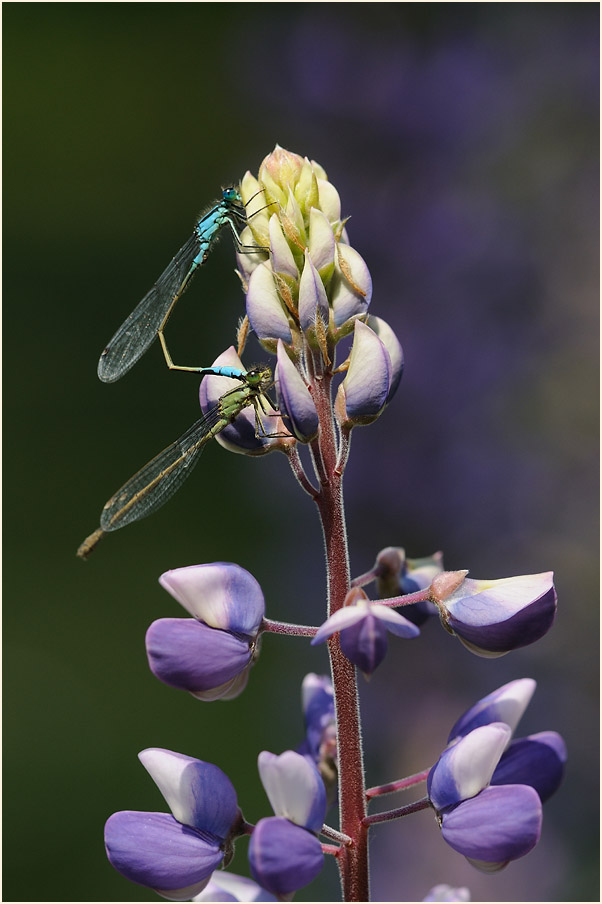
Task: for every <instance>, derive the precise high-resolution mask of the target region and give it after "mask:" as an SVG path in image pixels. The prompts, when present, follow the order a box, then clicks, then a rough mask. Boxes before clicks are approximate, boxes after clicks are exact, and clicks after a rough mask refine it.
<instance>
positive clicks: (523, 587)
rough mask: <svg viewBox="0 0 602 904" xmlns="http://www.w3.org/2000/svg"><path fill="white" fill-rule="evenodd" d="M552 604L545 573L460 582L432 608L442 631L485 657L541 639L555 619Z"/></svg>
mask: <svg viewBox="0 0 602 904" xmlns="http://www.w3.org/2000/svg"><path fill="white" fill-rule="evenodd" d="M434 602H437V600H434ZM556 602H557V597H556V591H555V589H554V583H553V573H552V572H551V571H548V572H545V573H542V574H528V575H520V576H519V577H512V578H502V579H500V580H494V581H477V580H472V579H471V578H466V579H465V580H464V581H463V583H462V584H461V585H460V586H459V587H458V589H457V590H455V591H454V592H453V593H452V594H451V595H450V596H447V597H446V598H445V600H443V602H439V603H438V605H439V608H440V611H441V614H442V619H443V620H444V623H445V625H446V627H448V628H451V630H452V631H453V633H454V634H457V636H458V637H459V639H460V641H461V642H462V643H463V644H464V646H465V647H466V648H467V649H469V650H470V651H471V652H472V653H476V654H477V656H485V657H490V658H491V657H496V656H503V655H504V653H508V652H509V651H510V650H516V649H518V648H520V647H524V646H527V644H530V643H533V642H534V641H536V640H539V638H540V637H543V635H544V634H545V633H546V632H547V631H549V629H550V628H551V626H552V623H553V621H554V618H555V616H556Z"/></svg>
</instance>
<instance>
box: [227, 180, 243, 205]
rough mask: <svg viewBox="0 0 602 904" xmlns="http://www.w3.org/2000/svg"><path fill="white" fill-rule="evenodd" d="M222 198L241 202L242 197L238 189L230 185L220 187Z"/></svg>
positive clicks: (235, 202)
mask: <svg viewBox="0 0 602 904" xmlns="http://www.w3.org/2000/svg"><path fill="white" fill-rule="evenodd" d="M222 198H223V200H224V201H228V202H230V203H234V204H242V198H241V196H240V192H239V190H238V189H237V188H234V187H233V186H231V185H230V186H229V187H228V188H223V189H222Z"/></svg>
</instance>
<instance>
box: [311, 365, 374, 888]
mask: <svg viewBox="0 0 602 904" xmlns="http://www.w3.org/2000/svg"><path fill="white" fill-rule="evenodd" d="M331 379H332V378H331V376H330V374H327V373H323V374H321V375H320V376H319V377H318V378H317V379H315V380H314V381H313V387H312V388H313V392H312V395H313V399H314V403H315V405H316V408H317V411H318V415H319V418H320V437H319V456H320V459H321V462H322V464H323V468H324V475H323V476H324V478H325V482H324V483H323V484H322V486H321V490H320V495H319V496H318V498H317V499H316V504H317V507H318V511H319V514H320V520H321V523H322V530H323V534H324V544H325V550H326V571H327V588H328V615H332V614H333V613H334V612H336V611H337V610H338V609H340V608H341V607H342V606H343V604H344V602H345V597H346V595H347V592H348V590H349V582H350V569H349V553H348V549H347V533H346V526H345V513H344V508H343V475H342V473H341V470H342V469H340V467H339V468H337V464H339V465H340V463H341V462H340V460H339V457H338V450H337V442H336V429H335V424H334V418H333V412H332V399H331ZM328 650H329V654H330V668H331V673H332V683H333V687H334V699H335V711H336V719H337V750H338V768H339V810H340V831H341V832H342V833H343V834H344V835H347V836H349V838H350V839H351V843H350V844H348V845H344V846H342V848H341V850H340V852H339V854H338V857H337V863H338V865H339V870H340V874H341V884H342V888H343V899H344V900H345V901H369V900H370V888H369V880H368V829H367V826H365V825H364V823H363V820H364V818H365V816H366V805H365V799H366V798H365V785H364V766H363V756H362V744H361V736H360V715H359V697H358V690H357V681H356V674H355V667H354V666H353V665H352V663H351V662H350V661H349V660H348V659H347V657H346V656H344V654H343V653H342V651H341V647H340V643H339V636H338V634H336V635H335V636H334V637H331V638H330V640H329V641H328Z"/></svg>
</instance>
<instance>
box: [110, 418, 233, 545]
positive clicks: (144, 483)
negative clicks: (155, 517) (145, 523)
mask: <svg viewBox="0 0 602 904" xmlns="http://www.w3.org/2000/svg"><path fill="white" fill-rule="evenodd" d="M226 423H227V420H225V419H224V418H223V416H222V415H221V413H220V410H219V408H218V407H215V408H213V409H212V410H211V411H209V412H208V413H207V415H206V416H205V417H202V418H200V420H198V421H197V422H196V423H195V424H193V425H192V427H190V429H189V430H187V431H186V433H184V435H183V436H181V437H180V439H177V440H176V441H175V443H172V444H171V446H168V447H167V449H164V450H163V452H160V453H159V454H158V455H156V456H155V458H153V459H152V461H149V462H148V464H146V465H145V466H144V467H143V468H141V469H140V471H138V472H137V473H136V474H134V476H133V477H131V478H130V479H129V480H128V481H127V483H125V484H124V485H123V486H122V487H121V489H120V490H117V492H116V493H115V495H114V496H111V498H110V499H109V501H108V502H107V503H106V505H105V507H104V508H103V510H102V514H101V516H100V526H101V528H102V530H103V531H110V530H118V528H120V527H125V525H126V524H130V523H131V522H132V521H139V520H140V518H146V516H147V515H150V514H151V512H154V511H156V509H158V508H160V507H161V506H162V505H163V504H164V503H165V502H167V500H168V499H170V498H171V497H172V496H173V494H174V493H175V492H176V490H178V489H179V487H180V486H181V485H182V484H183V483H184V481H185V480H186V478H187V477H188V475H189V474H190V473H191V471H192V469H193V468H194V466H195V464H196V463H197V461H198V459H199V456H200V454H201V452H202V451H203V448H204V447H205V445H206V444H207V442H208V441H209V440H210V439H211V438H212V437H213V436H215V434H216V433H219V431H220V429H222V427H224V426H225V425H226Z"/></svg>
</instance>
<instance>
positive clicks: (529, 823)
mask: <svg viewBox="0 0 602 904" xmlns="http://www.w3.org/2000/svg"><path fill="white" fill-rule="evenodd" d="M511 734H512V731H511V729H510V728H509V726H508V725H505V724H504V723H503V722H493V723H491V724H490V725H483V726H480V727H479V728H475V729H473V731H471V732H469V733H468V734H467V735H464V737H462V738H460V739H459V740H458V741H457V742H456V743H455V744H452V745H451V746H449V747H448V748H447V749H446V750H444V751H443V753H442V754H441V756H440V757H439V760H438V761H437V763H436V764H435V765H434V766H433V768H432V769H431V771H430V772H429V776H428V779H427V790H428V795H429V798H430V800H431V803H432V805H433V807H434V808H435V810H436V812H437V815H438V819H439V824H440V827H441V834H442V836H443V838H444V840H445V841H446V842H447V843H448V844H449V845H450V847H452V848H453V849H454V850H455V851H458V853H460V854H463V855H464V856H465V857H467V858H468V859H469V860H470V862H471V863H473V865H474V866H476V867H477V868H479V869H483V870H485V871H488V872H493V871H495V870H498V869H502V868H503V867H504V866H506V864H507V863H509V862H510V861H511V860H516V859H518V858H519V857H523V856H524V855H525V854H528V853H529V851H530V850H532V848H534V847H535V845H536V844H537V842H538V841H539V837H540V834H541V818H542V812H541V801H540V799H539V796H538V794H537V792H536V791H535V790H534V789H533V788H531V787H529V786H528V785H518V784H512V785H500V786H499V787H497V788H493V787H491V786H490V784H489V782H490V780H491V778H492V776H493V773H494V771H495V768H496V766H497V764H498V762H499V760H500V757H501V754H502V752H503V750H504V748H505V746H506V744H507V743H508V741H509V739H510V737H511Z"/></svg>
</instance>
